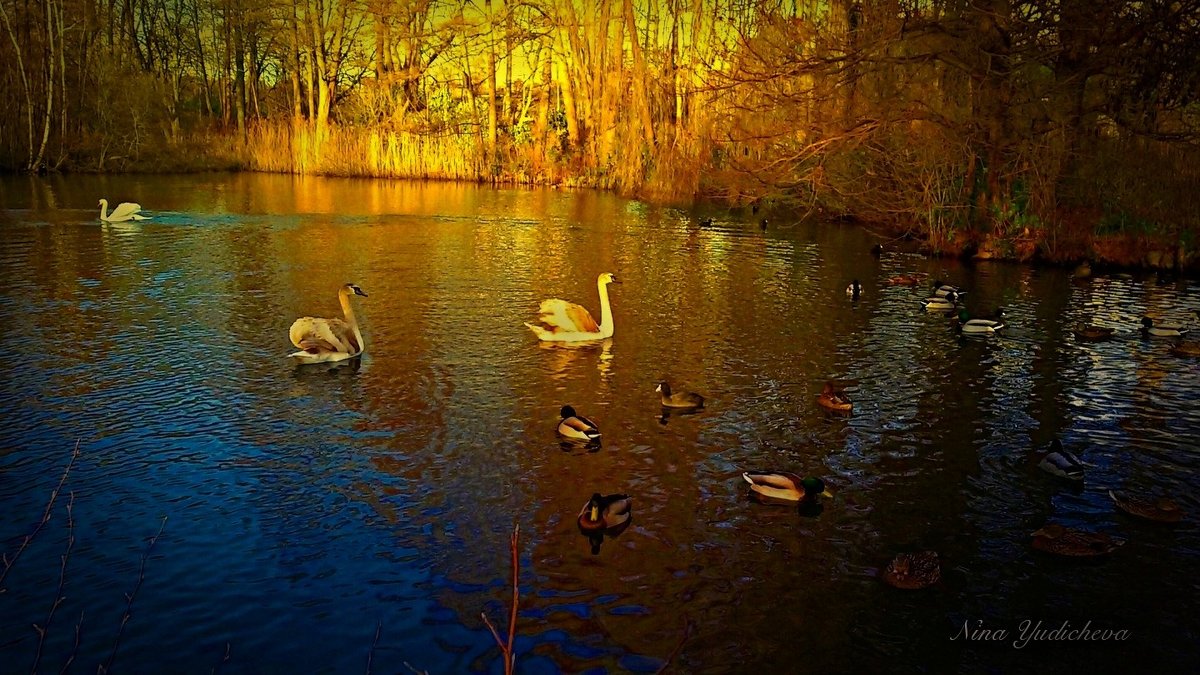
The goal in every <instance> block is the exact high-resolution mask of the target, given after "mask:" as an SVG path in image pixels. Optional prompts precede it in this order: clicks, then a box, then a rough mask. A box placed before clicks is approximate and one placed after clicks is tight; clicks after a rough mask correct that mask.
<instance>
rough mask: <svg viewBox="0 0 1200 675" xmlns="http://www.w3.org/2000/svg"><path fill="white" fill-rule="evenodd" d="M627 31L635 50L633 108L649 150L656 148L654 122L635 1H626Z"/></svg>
mask: <svg viewBox="0 0 1200 675" xmlns="http://www.w3.org/2000/svg"><path fill="white" fill-rule="evenodd" d="M625 24H626V25H625V29H626V30H628V31H629V44H630V48H631V49H632V50H633V81H632V89H633V108H634V114H635V115H637V117H638V119H639V121H640V122H641V126H642V141H643V142H644V143H645V147H646V148H647V149H652V148H653V147H654V121H653V120H652V119H651V117H650V101H649V100H648V98H647V96H646V61H645V59H644V58H642V47H641V45H640V44H638V32H637V23H636V22H635V21H634V16H633V0H625Z"/></svg>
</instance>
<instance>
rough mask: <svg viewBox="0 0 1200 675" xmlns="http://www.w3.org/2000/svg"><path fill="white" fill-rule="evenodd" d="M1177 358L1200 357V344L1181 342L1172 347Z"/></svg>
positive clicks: (1172, 351)
mask: <svg viewBox="0 0 1200 675" xmlns="http://www.w3.org/2000/svg"><path fill="white" fill-rule="evenodd" d="M1171 353H1172V354H1174V355H1175V356H1200V342H1180V343H1178V344H1176V345H1173V346H1172V347H1171Z"/></svg>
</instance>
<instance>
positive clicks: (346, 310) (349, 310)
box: [338, 291, 367, 352]
mask: <svg viewBox="0 0 1200 675" xmlns="http://www.w3.org/2000/svg"><path fill="white" fill-rule="evenodd" d="M338 302H340V303H342V316H344V317H346V324H347V325H348V326H350V330H351V331H353V333H354V339H355V341H357V342H358V350H359V352H365V351H366V350H367V343H365V342H363V336H362V332H360V331H359V330H358V319H356V318H355V317H354V307H353V306H352V305H351V304H350V294H349V293H347V292H346V291H341V292H339V293H338Z"/></svg>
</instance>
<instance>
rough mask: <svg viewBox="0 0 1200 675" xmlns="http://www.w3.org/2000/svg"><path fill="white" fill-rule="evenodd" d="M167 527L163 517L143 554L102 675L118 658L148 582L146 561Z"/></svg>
mask: <svg viewBox="0 0 1200 675" xmlns="http://www.w3.org/2000/svg"><path fill="white" fill-rule="evenodd" d="M166 527H167V517H166V516H163V519H162V525H160V526H159V528H158V533H157V534H155V535H154V536H153V537H150V543H149V544H147V545H146V550H145V551H144V552H143V553H142V564H141V567H140V568H139V569H138V580H137V583H136V584H134V586H133V591H132V592H130V593H128V594H126V595H125V614H123V615H122V616H121V625H120V626H119V627H118V628H117V637H116V639H115V640H113V648H112V653H110V654H109V655H108V658H107V659H105V660H104V663H102V664H101V665H100V667H99V668H98V669H97V670H98V672H99V673H100V675H104V673H107V672H108V671H109V669H110V668H112V664H113V661H114V660H115V659H116V658H117V648H118V647H120V646H121V635H122V634H124V632H125V624H127V623H129V619H130V617H132V616H133V600H134V598H136V597H137V594H138V591H139V590H141V588H142V582H143V581H145V580H146V559H147V558H149V557H150V551H151V550H153V549H154V545H155V544H156V543H158V538H159V537H161V536H162V533H163V530H164V529H166Z"/></svg>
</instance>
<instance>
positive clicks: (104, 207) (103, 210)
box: [100, 199, 108, 220]
mask: <svg viewBox="0 0 1200 675" xmlns="http://www.w3.org/2000/svg"><path fill="white" fill-rule="evenodd" d="M100 220H108V200H107V199H101V200H100Z"/></svg>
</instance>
